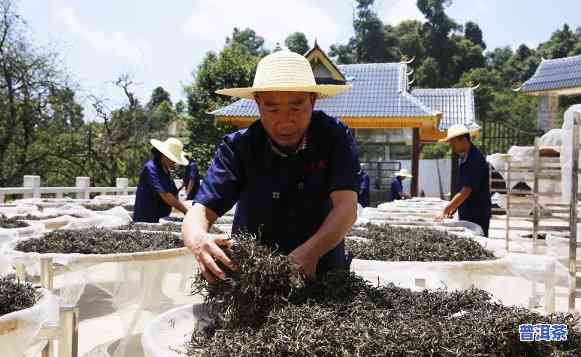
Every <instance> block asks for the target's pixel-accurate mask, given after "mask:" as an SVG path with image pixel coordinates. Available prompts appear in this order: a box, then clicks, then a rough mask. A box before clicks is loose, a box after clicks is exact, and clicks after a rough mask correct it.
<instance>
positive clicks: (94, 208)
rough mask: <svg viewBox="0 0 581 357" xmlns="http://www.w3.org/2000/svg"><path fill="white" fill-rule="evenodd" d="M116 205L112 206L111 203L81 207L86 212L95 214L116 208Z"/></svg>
mask: <svg viewBox="0 0 581 357" xmlns="http://www.w3.org/2000/svg"><path fill="white" fill-rule="evenodd" d="M117 206H118V205H116V204H113V203H85V204H83V207H85V208H86V209H88V210H91V211H96V212H102V211H108V210H110V209H112V208H115V207H117Z"/></svg>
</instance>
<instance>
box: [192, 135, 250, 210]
mask: <svg viewBox="0 0 581 357" xmlns="http://www.w3.org/2000/svg"><path fill="white" fill-rule="evenodd" d="M242 167H243V165H242V163H241V158H240V154H237V153H236V151H235V149H234V146H233V144H232V143H231V142H228V141H227V140H223V141H222V143H221V144H220V145H219V147H218V150H217V151H216V154H215V156H214V159H213V160H212V164H211V165H210V168H209V169H208V172H207V174H206V177H205V178H204V180H203V182H202V184H201V186H200V189H199V190H198V192H197V193H196V196H195V198H194V202H197V203H200V204H201V205H203V206H205V207H208V208H210V209H211V210H213V211H214V212H215V213H216V214H217V215H218V216H222V215H223V214H224V213H226V212H228V211H229V210H230V209H231V208H232V207H233V206H234V204H235V203H236V201H237V200H238V198H239V196H240V191H241V189H242V185H243V182H244V173H243V169H242Z"/></svg>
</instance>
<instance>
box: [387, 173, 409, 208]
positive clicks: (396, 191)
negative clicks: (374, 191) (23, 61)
mask: <svg viewBox="0 0 581 357" xmlns="http://www.w3.org/2000/svg"><path fill="white" fill-rule="evenodd" d="M412 177H413V176H412V174H410V173H409V172H408V170H406V169H401V170H399V171H398V172H396V173H395V174H394V175H393V179H392V180H391V184H390V190H389V197H388V199H387V201H388V202H392V201H396V200H405V199H408V198H410V196H409V195H408V194H407V193H405V192H404V191H403V180H405V179H406V178H412Z"/></svg>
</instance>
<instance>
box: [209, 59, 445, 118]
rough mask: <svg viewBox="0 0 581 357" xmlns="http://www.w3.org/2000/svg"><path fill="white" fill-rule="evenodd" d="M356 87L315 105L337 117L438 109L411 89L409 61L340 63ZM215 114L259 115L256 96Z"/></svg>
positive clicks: (419, 113)
mask: <svg viewBox="0 0 581 357" xmlns="http://www.w3.org/2000/svg"><path fill="white" fill-rule="evenodd" d="M337 67H338V68H339V70H340V71H341V72H342V73H343V74H344V75H345V78H346V79H347V83H349V84H351V85H352V86H353V88H352V89H351V90H350V91H348V92H346V93H344V94H341V95H339V96H337V97H334V98H329V99H321V100H318V101H317V104H316V106H315V109H317V110H323V111H325V112H326V113H327V114H329V115H332V116H336V117H341V118H345V117H355V118H357V117H434V116H436V115H437V112H436V111H434V110H433V109H432V108H430V107H428V106H426V105H425V104H424V103H422V102H421V101H420V100H419V99H418V98H416V97H414V96H412V95H411V94H409V93H408V92H407V87H408V78H407V74H406V70H407V65H405V64H401V63H370V64H352V65H339V66H337ZM211 114H213V115H216V116H220V117H228V116H237V117H258V108H257V107H256V103H255V102H254V101H253V100H248V99H241V100H238V101H237V102H234V103H233V104H231V105H228V106H226V107H224V108H220V109H218V110H216V111H214V112H212V113H211Z"/></svg>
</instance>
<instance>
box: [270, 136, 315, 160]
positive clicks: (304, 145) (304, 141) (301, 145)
mask: <svg viewBox="0 0 581 357" xmlns="http://www.w3.org/2000/svg"><path fill="white" fill-rule="evenodd" d="M268 141H269V143H270V147H271V148H272V151H273V152H274V153H275V154H276V155H278V156H280V157H288V156H289V155H288V154H285V153H284V152H282V151H280V150H279V149H278V148H277V147H276V145H274V143H273V142H272V140H270V138H269V139H268ZM307 143H308V139H307V134H306V133H305V135H304V136H303V139H302V140H301V142H300V143H299V146H298V147H297V149H296V150H295V152H294V153H293V154H294V155H296V154H298V153H299V152H301V151H303V150H305V149H306V148H307Z"/></svg>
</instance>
